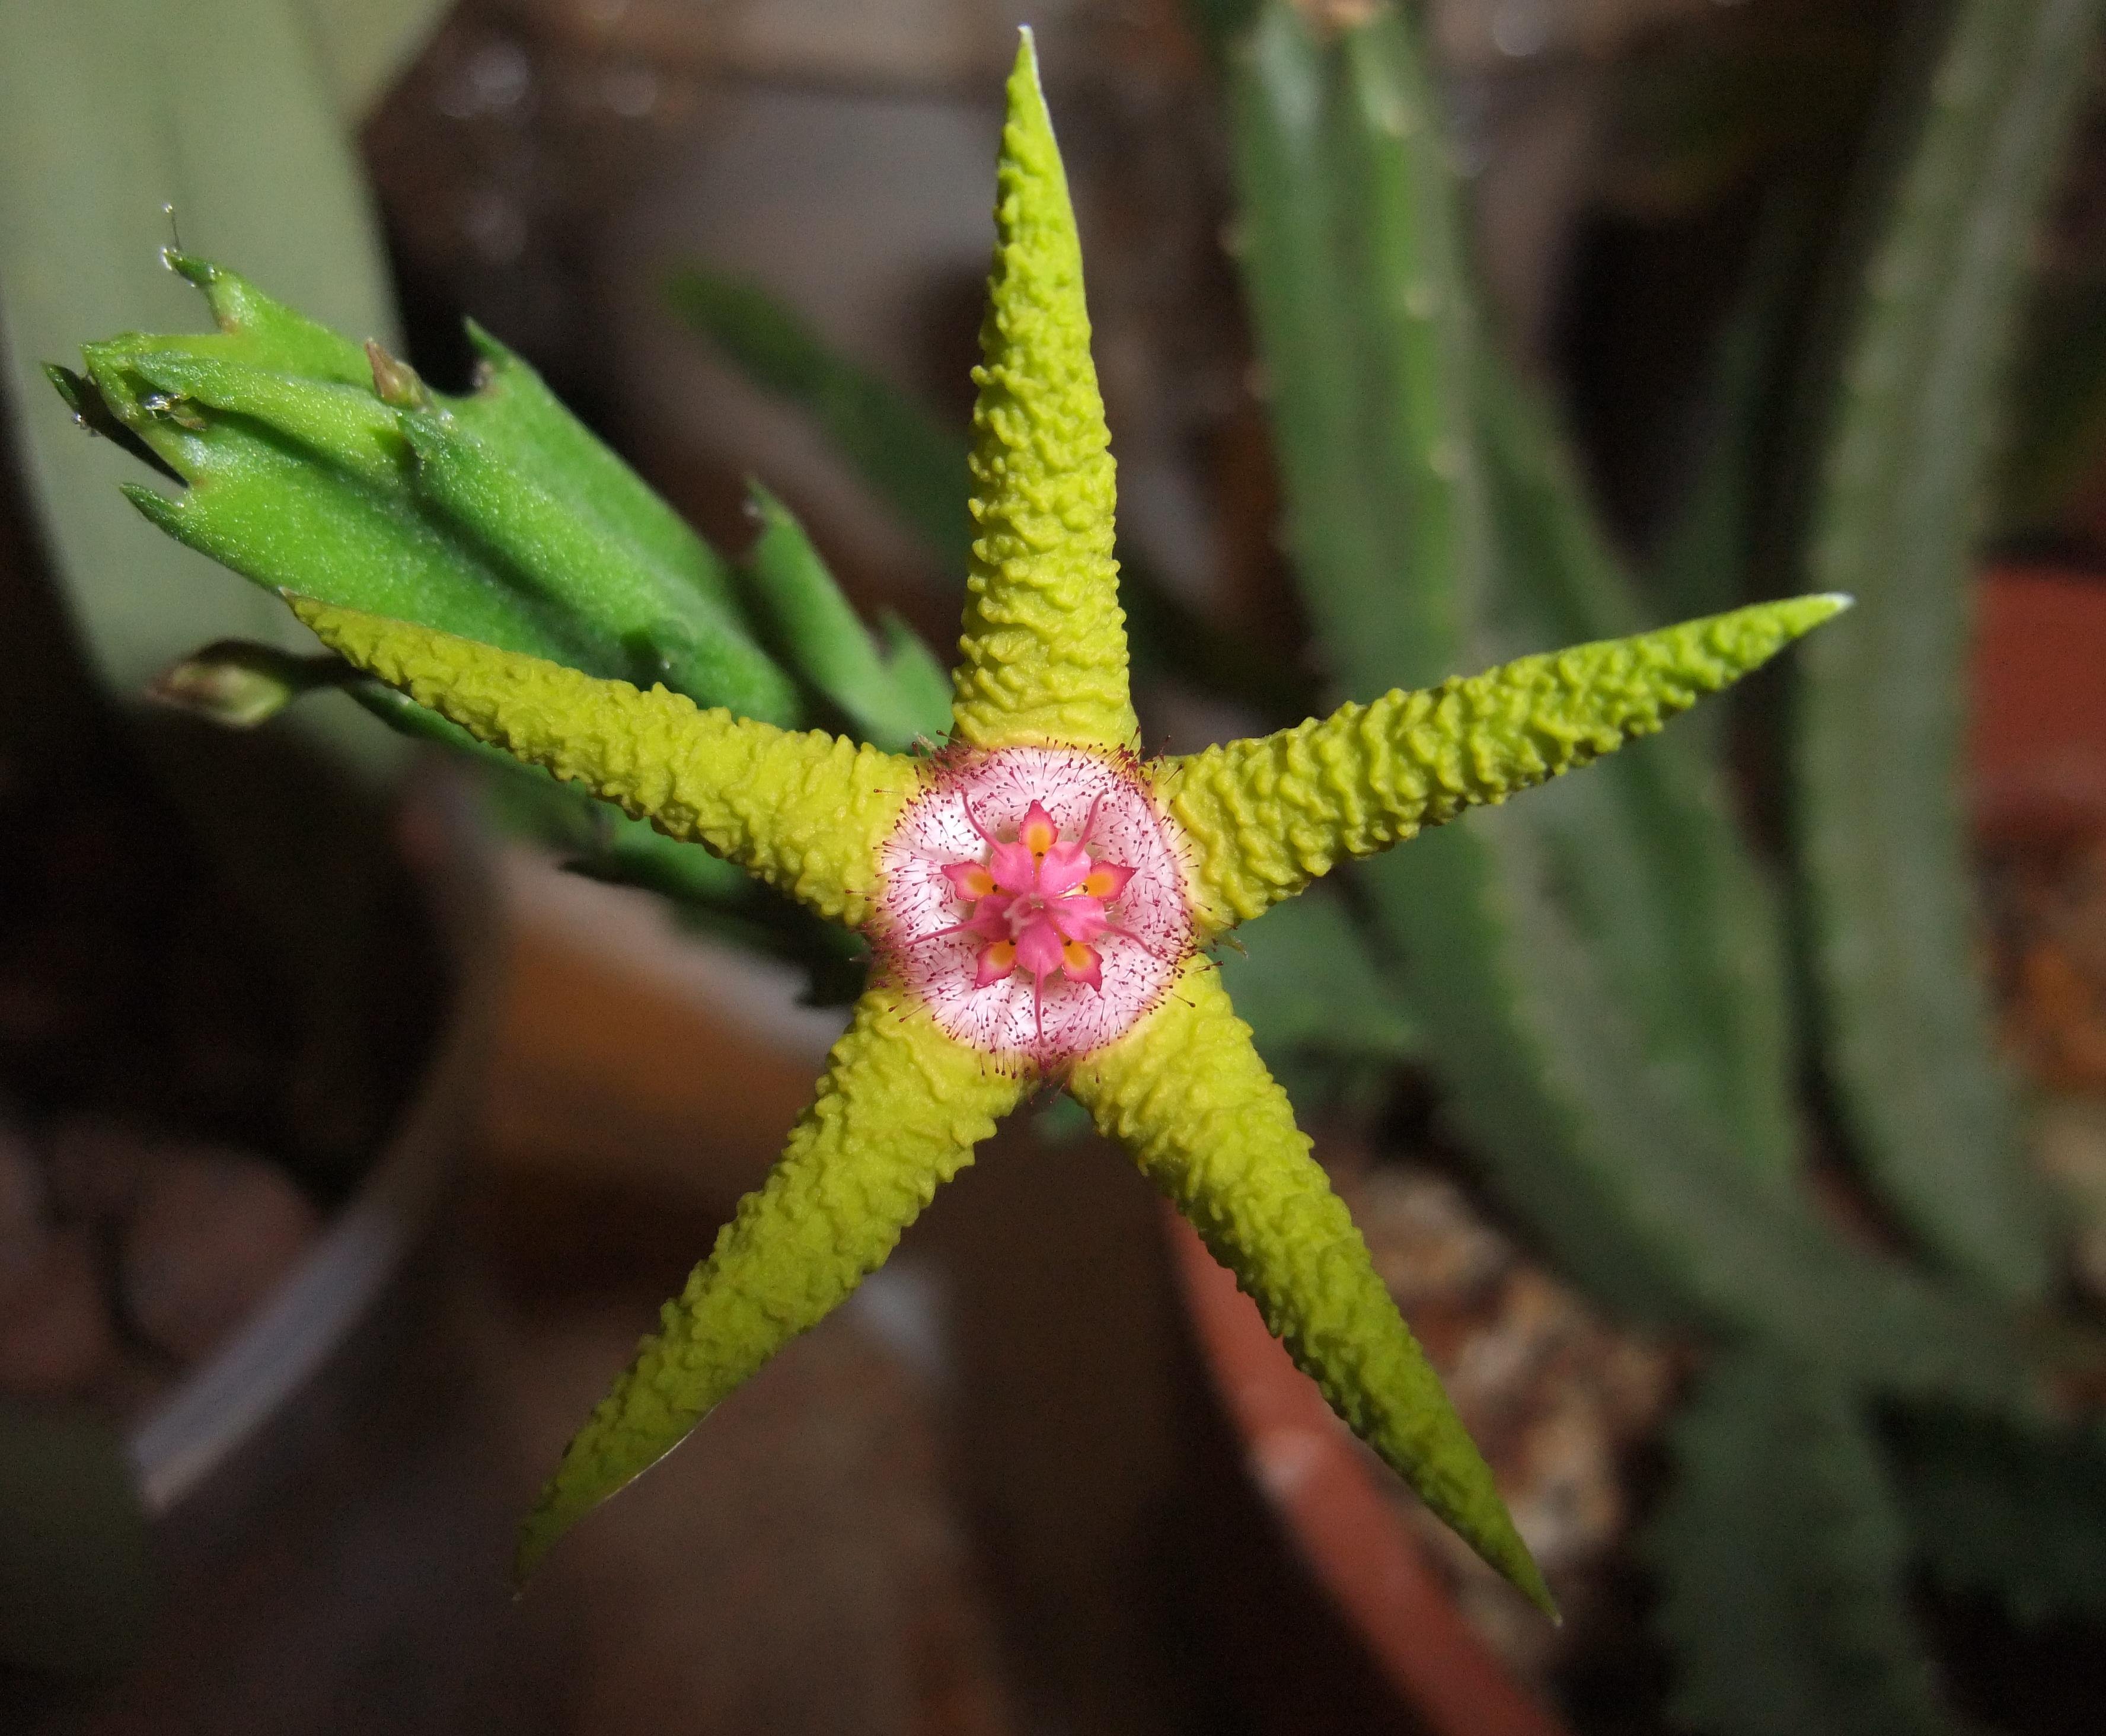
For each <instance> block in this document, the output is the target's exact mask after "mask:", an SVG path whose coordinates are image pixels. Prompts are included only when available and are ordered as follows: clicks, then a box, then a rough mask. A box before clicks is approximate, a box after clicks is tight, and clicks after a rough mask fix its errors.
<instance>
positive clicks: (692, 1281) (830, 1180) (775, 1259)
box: [515, 988, 1024, 1580]
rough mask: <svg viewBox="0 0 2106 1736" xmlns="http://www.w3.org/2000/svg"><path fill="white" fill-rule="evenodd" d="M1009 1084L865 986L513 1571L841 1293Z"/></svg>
mask: <svg viewBox="0 0 2106 1736" xmlns="http://www.w3.org/2000/svg"><path fill="white" fill-rule="evenodd" d="M1023 1092H1024V1083H1023V1082H1021V1081H1020V1080H1019V1079H1015V1078H1012V1077H1010V1076H1008V1075H1006V1074H1004V1073H1002V1072H1001V1070H999V1069H997V1067H996V1066H995V1065H994V1064H993V1062H992V1061H990V1060H989V1059H988V1056H984V1055H980V1054H978V1053H975V1052H974V1051H972V1050H970V1049H967V1048H965V1047H962V1046H961V1045H960V1044H958V1043H953V1042H952V1040H951V1039H950V1038H948V1037H946V1036H944V1035H943V1034H942V1033H941V1032H940V1031H939V1030H938V1029H936V1028H935V1026H934V1025H933V1024H931V1023H930V1020H929V1016H928V1015H927V1014H926V1013H925V1012H923V1011H921V1009H920V1008H919V1007H913V1006H911V1005H909V1004H908V1003H907V1002H906V1001H905V1000H904V999H903V998H902V997H901V995H900V994H898V991H896V990H894V989H885V988H876V989H872V990H870V991H869V992H868V993H867V994H865V995H864V996H863V999H862V1000H861V1001H860V1002H858V1003H857V1005H856V1009H855V1015H854V1019H853V1020H852V1021H851V1022H850V1024H849V1028H848V1030H847V1031H846V1032H845V1034H843V1036H842V1038H841V1039H840V1042H838V1043H836V1044H835V1045H834V1052H833V1056H832V1058H831V1061H830V1063H829V1065H828V1067H827V1074H826V1077H825V1078H824V1079H822V1080H821V1081H820V1083H819V1091H818V1097H816V1098H814V1099H813V1102H812V1105H811V1106H810V1107H809V1109H807V1110H805V1111H804V1115H803V1117H802V1119H800V1120H799V1122H798V1124H797V1126H796V1129H795V1131H794V1132H793V1133H791V1136H790V1143H789V1146H788V1147H787V1148H786V1150H785V1151H784V1152H783V1154H782V1158H781V1160H779V1161H778V1162H777V1164H776V1165H775V1168H774V1169H773V1170H772V1171H771V1172H770V1173H769V1174H768V1180H767V1182H765V1183H764V1185H763V1186H761V1187H760V1188H759V1189H758V1190H757V1191H755V1192H753V1193H750V1194H748V1195H746V1198H745V1199H744V1200H741V1201H740V1202H739V1207H738V1213H737V1216H736V1217H735V1218H733V1220H732V1221H731V1222H729V1223H728V1224H727V1225H725V1226H724V1230H723V1231H721V1233H719V1236H718V1237H717V1242H716V1247H715V1249H714V1250H713V1251H712V1252H711V1254H710V1257H709V1258H707V1259H706V1260H705V1261H704V1262H703V1263H701V1265H700V1266H698V1267H696V1268H695V1271H694V1272H693V1275H692V1276H690V1277H689V1278H688V1283H687V1287H686V1288H685V1289H684V1290H682V1291H681V1293H680V1294H679V1295H678V1296H676V1297H674V1299H672V1300H671V1301H670V1302H669V1303H666V1304H665V1308H664V1309H663V1311H662V1312H661V1314H660V1317H659V1322H658V1330H657V1331H656V1333H655V1334H653V1335H652V1336H651V1337H649V1338H647V1339H644V1340H643V1343H642V1344H641V1345H640V1346H639V1348H638V1351H637V1354H636V1360H635V1361H634V1362H633V1363H632V1364H631V1365H630V1368H629V1370H628V1372H627V1373H625V1374H624V1375H622V1376H621V1379H619V1380H618V1381H616V1383H615V1386H614V1390H613V1391H612V1393H609V1394H608V1395H607V1397H605V1398H603V1400H601V1401H600V1403H599V1406H598V1408H597V1409H596V1410H595V1411H594V1412H593V1414H592V1416H591V1418H590V1420H589V1421H588V1422H587V1423H586V1424H585V1427H584V1428H583V1429H580V1431H579V1432H578V1434H577V1436H576V1438H575V1439H573V1440H572V1441H571V1444H570V1446H569V1447H567V1449H566V1450H565V1451H564V1454H563V1459H562V1464H561V1465H560V1466H558V1469H557V1471H556V1474H555V1475H554V1476H553V1478H551V1479H550V1480H549V1485H548V1487H546V1488H545V1489H544V1491H543V1492H542V1494H541V1499H540V1502H539V1504H538V1505H536V1506H535V1509H534V1511H533V1512H532V1513H531V1514H529V1515H528V1517H527V1519H526V1524H525V1525H524V1527H522V1530H521V1532H520V1537H519V1551H518V1559H517V1562H516V1564H515V1572H516V1574H517V1576H518V1577H519V1578H521V1579H522V1580H523V1579H524V1578H525V1577H526V1575H527V1574H528V1573H530V1572H532V1571H533V1569H534V1567H535V1563H538V1562H539V1561H540V1559H541V1558H542V1556H543V1555H544V1554H547V1553H548V1550H549V1545H552V1544H553V1543H554V1542H555V1541H556V1539H557V1538H558V1537H559V1536H562V1533H563V1532H566V1531H567V1530H568V1529H569V1528H570V1527H571V1525H572V1524H573V1523H576V1521H577V1520H578V1519H579V1518H581V1517H582V1516H583V1515H584V1514H585V1513H587V1512H589V1510H590V1509H592V1508H594V1507H595V1506H597V1505H598V1504H599V1503H600V1502H601V1501H603V1500H606V1499H607V1496H610V1495H612V1494H613V1493H614V1492H616V1490H617V1489H620V1488H621V1487H622V1486H623V1485H624V1484H625V1483H629V1482H630V1480H631V1479H632V1478H635V1477H636V1476H637V1475H639V1474H640V1473H642V1472H643V1471H645V1470H647V1469H649V1468H650V1467H651V1466H652V1465H654V1464H656V1462H657V1461H658V1460H660V1459H661V1458H662V1457H664V1456H665V1454H666V1453H668V1452H670V1451H672V1449H673V1448H674V1447H676V1446H678V1445H679V1443H680V1442H681V1441H682V1440H683V1438H685V1437H686V1436H687V1434H688V1431H689V1430H691V1429H692V1428H693V1427H694V1426H695V1424H697V1423H698V1422H700V1421H701V1419H702V1418H703V1417H704V1416H705V1415H707V1414H708V1412H709V1411H710V1409H711V1408H712V1407H714V1406H715V1405H716V1404H718V1403H719V1402H720V1401H721V1400H722V1399H724V1397H726V1396H727V1395H728V1393H731V1392H732V1391H733V1389H735V1388H737V1387H738V1386H739V1385H740V1384H742V1382H744V1381H745V1380H746V1379H748V1378H749V1377H750V1376H751V1375H752V1374H753V1373H754V1372H755V1370H757V1369H759V1368H760V1366H761V1364H763V1363H764V1362H765V1361H767V1360H768V1358H769V1357H772V1356H773V1355H774V1354H775V1352H777V1350H779V1349H781V1348H782V1346H783V1345H784V1344H786V1343H788V1342H789V1341H790V1340H791V1339H793V1338H795V1336H796V1335H798V1334H799V1333H800V1332H803V1331H804V1330H806V1329H808V1328H809V1327H811V1326H816V1325H817V1324H818V1322H819V1321H821V1320H822V1319H824V1318H825V1317H826V1316H827V1314H829V1313H830V1312H832V1311H833V1310H834V1309H835V1308H838V1307H839V1306H840V1304H841V1303H843V1302H845V1301H846V1300H847V1299H848V1298H849V1295H850V1294H852V1293H853V1292H854V1290H855V1287H856V1286H857V1285H858V1284H860V1283H861V1282H862V1281H863V1279H864V1278H865V1277H866V1276H868V1275H869V1274H870V1273H871V1272H874V1271H876V1269H877V1267H880V1265H882V1264H883V1263H885V1258H886V1256H887V1255H889V1254H890V1253H891V1252H892V1250H893V1248H894V1245H896V1244H897V1243H898V1240H899V1236H900V1232H901V1231H903V1230H904V1229H905V1228H906V1227H907V1225H908V1224H910V1223H912V1222H913V1221H914V1220H915V1218H916V1217H918V1216H919V1215H920V1214H921V1209H922V1208H923V1207H925V1206H926V1205H927V1204H928V1203H929V1200H930V1197H931V1195H934V1192H935V1191H936V1189H937V1187H938V1186H939V1184H940V1183H942V1182H948V1180H950V1178H952V1176H954V1175H956V1174H957V1173H958V1171H959V1170H960V1169H963V1168H964V1167H965V1166H966V1164H969V1163H970V1162H971V1161H972V1155H973V1148H974V1146H976V1145H978V1144H979V1142H980V1141H981V1140H983V1139H984V1138H986V1137H987V1136H988V1134H989V1133H993V1131H994V1124H995V1120H996V1118H997V1117H998V1116H1000V1115H1005V1114H1006V1113H1007V1112H1008V1111H1009V1110H1011V1109H1013V1108H1014V1107H1015V1106H1016V1102H1017V1100H1018V1098H1019V1097H1020V1096H1021V1095H1022V1094H1023Z"/></svg>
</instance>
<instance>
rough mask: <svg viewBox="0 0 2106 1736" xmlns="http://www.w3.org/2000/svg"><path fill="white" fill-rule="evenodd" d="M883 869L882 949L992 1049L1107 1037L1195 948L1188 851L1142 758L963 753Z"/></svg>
mask: <svg viewBox="0 0 2106 1736" xmlns="http://www.w3.org/2000/svg"><path fill="white" fill-rule="evenodd" d="M884 868H885V917H884V921H883V922H882V924H881V925H880V932H879V935H878V937H877V944H878V949H879V953H880V958H882V959H883V960H884V962H885V964H886V965H887V966H888V967H889V969H890V971H892V972H893V974H894V977H895V978H896V980H898V981H899V982H901V983H902V984H903V985H904V986H906V987H907V988H908V989H912V991H913V992H914V993H915V994H918V995H919V996H920V997H921V998H922V999H923V1000H924V1001H925V1002H926V1003H928V1006H929V1007H930V1011H931V1012H933V1013H934V1015H935V1018H936V1022H937V1023H938V1024H939V1025H941V1026H942V1027H943V1029H944V1030H945V1031H947V1032H948V1034H950V1035H951V1036H952V1037H953V1038H957V1040H958V1041H959V1042H961V1043H970V1044H971V1045H972V1046H973V1047H975V1048H977V1049H980V1050H983V1051H984V1052H988V1053H989V1054H994V1055H1002V1056H1014V1057H1015V1058H1016V1059H1017V1060H1018V1061H1025V1062H1029V1063H1032V1064H1034V1065H1039V1066H1047V1065H1056V1064H1058V1063H1060V1062H1062V1061H1069V1060H1073V1058H1074V1057H1075V1056H1079V1055H1086V1054H1087V1053H1088V1052H1090V1051H1091V1050H1092V1049H1096V1048H1099V1047H1102V1046H1103V1045H1104V1044H1105V1043H1110V1042H1112V1041H1113V1040H1114V1039H1115V1038H1118V1037H1120V1036H1122V1035H1123V1034H1125V1033H1126V1032H1127V1030H1128V1029H1131V1027H1132V1026H1133V1025H1134V1024H1135V1022H1136V1021H1138V1020H1139V1019H1140V1017H1141V1016H1142V1015H1143V1014H1145V1013H1146V1012H1149V1011H1151V1010H1152V1009H1153V1008H1154V1007H1156V1006H1158V1004H1160V1003H1161V1002H1162V1000H1163V996H1164V995H1165V994H1167V993H1168V992H1169V989H1170V985H1171V984H1172V981H1174V980H1175V979H1176V975H1177V972H1178V971H1179V970H1180V969H1181V967H1183V965H1184V963H1185V960H1186V959H1187V958H1189V957H1190V953H1191V951H1192V913H1191V904H1190V899H1188V898H1187V896H1186V895H1185V877H1184V869H1183V865H1182V864H1181V862H1180V860H1179V859H1178V853H1177V850H1176V846H1175V845H1174V844H1173V842H1172V837H1171V833H1170V830H1169V827H1168V824H1167V822H1166V821H1165V820H1164V819H1163V815H1162V814H1161V813H1160V811H1159V810H1158V809H1157V807H1156V805H1155V801H1154V797H1153V796H1152V795H1151V794H1150V792H1149V786H1148V782H1147V779H1146V778H1145V776H1144V775H1143V774H1142V772H1141V769H1140V765H1139V763H1138V762H1137V761H1136V760H1134V759H1133V758H1132V757H1131V756H1127V755H1118V756H1114V755H1107V754H1101V753H1094V752H1091V751H1086V750H1082V749H1077V748H1066V747H1007V748H1001V749H998V750H996V751H975V750H970V749H965V750H958V751H955V752H954V753H953V754H952V755H951V756H948V757H947V758H946V759H943V760H939V761H938V762H937V775H936V778H935V781H934V787H932V788H931V789H930V791H929V792H928V793H927V794H926V795H925V796H921V798H920V799H919V800H918V801H916V802H914V803H913V804H912V805H911V806H910V807H909V808H908V809H907V811H906V813H905V814H903V815H902V816H901V818H900V821H899V824H898V828H897V829H896V830H895V831H894V833H893V835H892V837H891V839H890V841H889V842H888V843H887V845H886V846H885V855H884Z"/></svg>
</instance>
